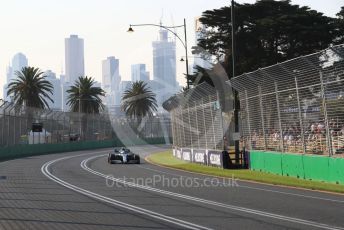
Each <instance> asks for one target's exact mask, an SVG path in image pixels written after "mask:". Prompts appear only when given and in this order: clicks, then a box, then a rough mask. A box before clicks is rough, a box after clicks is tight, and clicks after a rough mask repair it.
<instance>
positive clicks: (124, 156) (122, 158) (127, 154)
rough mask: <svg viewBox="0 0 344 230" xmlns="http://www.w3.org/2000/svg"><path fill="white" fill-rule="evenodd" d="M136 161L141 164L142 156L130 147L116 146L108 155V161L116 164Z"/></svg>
mask: <svg viewBox="0 0 344 230" xmlns="http://www.w3.org/2000/svg"><path fill="white" fill-rule="evenodd" d="M118 162H119V163H122V164H128V163H135V164H140V156H139V155H138V154H135V153H132V152H131V151H130V149H126V148H124V147H122V148H119V149H118V148H115V149H114V151H113V152H111V153H109V156H108V163H109V164H115V163H118Z"/></svg>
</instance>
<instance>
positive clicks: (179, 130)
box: [176, 107, 183, 147]
mask: <svg viewBox="0 0 344 230" xmlns="http://www.w3.org/2000/svg"><path fill="white" fill-rule="evenodd" d="M180 111H181V110H180V107H179V108H178V119H177V121H176V122H177V123H178V127H179V128H178V133H179V147H183V138H182V130H181V125H180V114H181V112H180Z"/></svg>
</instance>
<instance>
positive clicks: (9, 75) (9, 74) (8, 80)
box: [6, 65, 13, 83]
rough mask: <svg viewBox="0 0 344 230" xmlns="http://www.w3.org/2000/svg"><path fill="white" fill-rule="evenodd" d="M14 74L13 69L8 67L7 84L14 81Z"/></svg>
mask: <svg viewBox="0 0 344 230" xmlns="http://www.w3.org/2000/svg"><path fill="white" fill-rule="evenodd" d="M12 74H13V69H12V67H11V66H10V65H9V66H7V69H6V80H7V83H9V82H10V81H11V80H12Z"/></svg>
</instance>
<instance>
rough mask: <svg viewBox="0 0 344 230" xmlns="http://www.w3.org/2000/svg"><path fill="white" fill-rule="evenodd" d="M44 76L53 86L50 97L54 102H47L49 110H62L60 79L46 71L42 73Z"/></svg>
mask: <svg viewBox="0 0 344 230" xmlns="http://www.w3.org/2000/svg"><path fill="white" fill-rule="evenodd" d="M43 76H46V80H47V81H49V82H50V83H51V84H52V85H53V87H54V88H53V94H52V95H51V96H50V97H51V99H53V101H54V102H51V101H50V100H47V102H48V105H49V108H50V109H52V110H61V109H62V86H61V81H60V79H58V78H56V74H55V73H54V72H52V71H51V70H47V71H45V72H44V73H43Z"/></svg>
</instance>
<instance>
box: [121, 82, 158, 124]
mask: <svg viewBox="0 0 344 230" xmlns="http://www.w3.org/2000/svg"><path fill="white" fill-rule="evenodd" d="M157 106H158V105H157V103H156V99H155V94H154V93H153V92H152V91H151V90H150V89H149V87H147V83H144V82H143V81H137V82H134V83H133V84H132V85H131V87H130V88H129V89H127V90H126V91H124V94H123V96H122V103H121V107H122V109H123V110H124V111H125V113H126V115H127V116H129V117H135V118H139V119H141V118H142V117H145V116H152V115H153V112H155V111H157Z"/></svg>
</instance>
